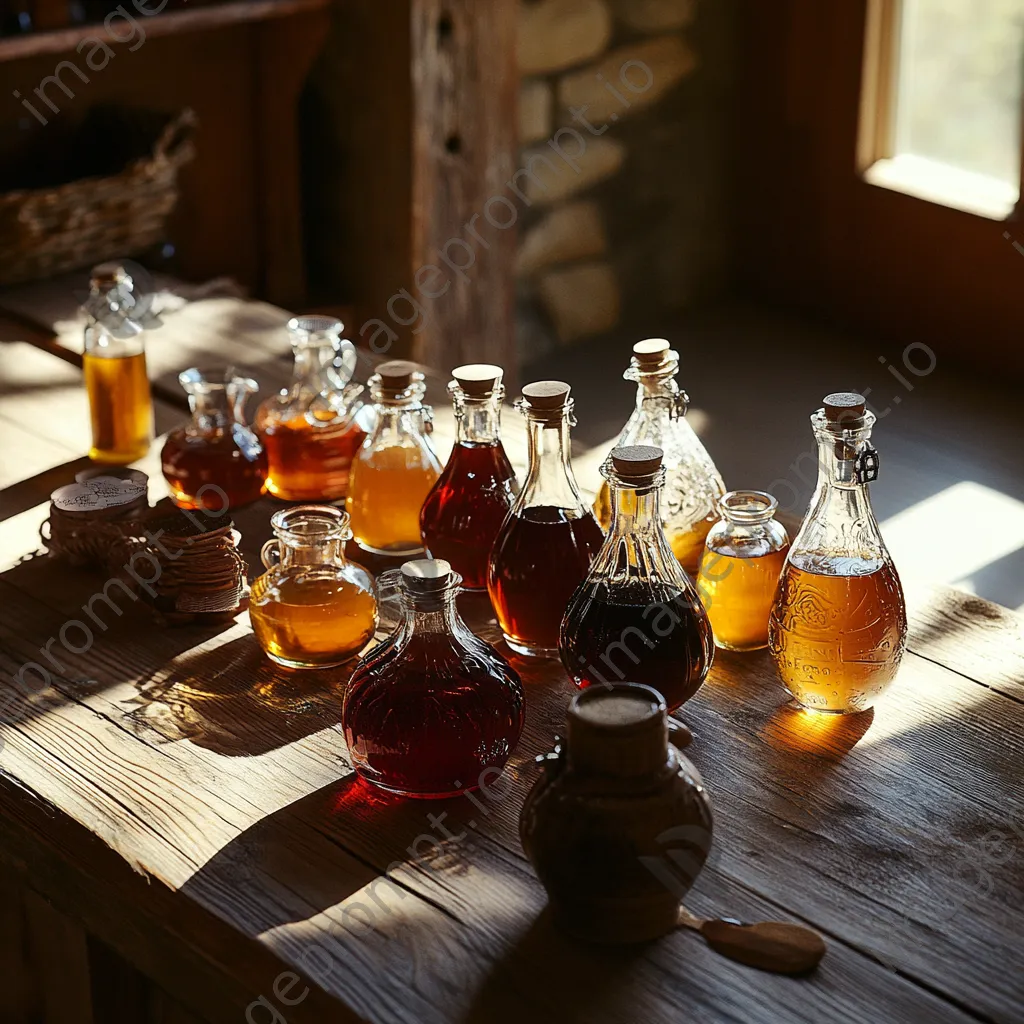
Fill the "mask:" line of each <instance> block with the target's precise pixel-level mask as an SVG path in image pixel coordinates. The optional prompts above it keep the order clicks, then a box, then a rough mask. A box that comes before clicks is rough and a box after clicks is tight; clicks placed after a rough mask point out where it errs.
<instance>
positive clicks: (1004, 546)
mask: <svg viewBox="0 0 1024 1024" xmlns="http://www.w3.org/2000/svg"><path fill="white" fill-rule="evenodd" d="M954 531H955V534H956V536H957V537H958V538H959V539H958V541H957V542H956V543H951V542H950V537H951V536H952V534H953V532H954ZM882 536H883V537H884V538H885V543H886V546H887V547H888V548H889V551H890V552H891V554H892V557H893V561H894V562H895V563H896V568H897V569H898V570H899V573H900V575H901V576H902V577H903V579H904V580H907V581H913V582H915V583H916V582H929V583H953V584H957V585H959V583H960V582H961V581H962V580H964V579H965V578H966V577H968V576H971V575H972V574H973V573H976V572H977V571H978V570H979V569H982V568H984V567H985V566H987V565H990V564H992V563H993V562H996V561H998V560H999V559H1001V558H1005V557H1006V556H1007V555H1012V554H1013V553H1014V552H1016V551H1017V550H1018V548H1021V547H1024V502H1022V501H1018V500H1017V499H1016V498H1012V497H1010V496H1009V495H1007V494H1003V493H1002V492H1001V491H996V490H993V489H992V488H991V487H985V486H984V485H983V484H978V483H975V482H974V481H972V480H965V481H963V482H961V483H958V484H954V485H953V486H952V487H947V488H946V489H945V490H944V491H940V492H939V493H938V494H935V495H932V497H930V498H925V499H924V501H919V502H917V504H915V505H911V506H910V508H907V509H904V510H903V511H902V512H898V513H897V514H896V515H894V516H890V517H889V518H888V519H886V520H885V521H884V522H883V523H882Z"/></svg>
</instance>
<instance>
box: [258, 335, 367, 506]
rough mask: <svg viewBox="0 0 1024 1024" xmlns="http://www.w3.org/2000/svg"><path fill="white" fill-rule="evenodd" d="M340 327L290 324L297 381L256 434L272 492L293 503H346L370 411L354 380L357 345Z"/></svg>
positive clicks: (266, 406)
mask: <svg viewBox="0 0 1024 1024" xmlns="http://www.w3.org/2000/svg"><path fill="white" fill-rule="evenodd" d="M343 330H344V326H343V325H342V323H341V321H340V320H336V319H335V318H334V317H328V316H298V317H293V318H292V319H291V320H289V321H288V336H289V340H290V341H291V346H292V354H293V356H294V360H295V361H294V366H293V369H292V381H291V384H289V386H288V387H287V388H284V389H283V390H282V391H281V392H280V394H277V395H274V396H273V397H272V398H268V399H267V400H266V401H265V402H263V403H262V404H261V405H260V407H259V409H258V410H257V412H256V420H255V427H256V431H257V433H258V434H259V436H260V438H261V440H262V442H263V446H264V447H265V448H266V451H267V459H268V464H269V465H268V477H267V490H268V491H269V492H270V493H271V494H273V495H274V496H275V497H277V498H282V499H284V500H286V501H325V500H332V499H336V498H343V497H345V494H346V493H347V491H348V477H349V470H350V468H351V466H352V458H353V456H354V455H355V453H356V450H357V449H358V448H359V446H360V445H361V444H362V442H363V439H364V438H365V437H366V431H367V428H368V425H369V423H370V410H369V408H368V407H367V406H366V405H365V404H364V403H363V401H362V399H361V397H360V396H361V395H362V391H363V387H362V385H361V384H356V383H354V382H353V381H352V375H353V374H354V373H355V369H356V362H357V354H356V348H355V345H353V344H352V342H351V341H349V340H348V339H347V338H342V336H341V332H342V331H343Z"/></svg>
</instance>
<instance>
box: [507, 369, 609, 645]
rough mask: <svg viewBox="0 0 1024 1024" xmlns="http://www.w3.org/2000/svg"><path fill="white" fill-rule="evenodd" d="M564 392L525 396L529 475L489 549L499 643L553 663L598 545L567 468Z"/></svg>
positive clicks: (550, 385) (599, 535)
mask: <svg viewBox="0 0 1024 1024" xmlns="http://www.w3.org/2000/svg"><path fill="white" fill-rule="evenodd" d="M569 390H570V389H569V385H568V384H565V383H563V382H562V381H539V382H538V383H536V384H527V386H526V387H524V388H523V397H522V398H521V399H520V400H519V401H518V402H516V409H518V410H519V411H520V412H522V413H524V414H525V415H526V419H527V424H528V429H529V438H530V468H529V470H528V471H527V476H526V482H525V483H524V484H523V489H522V491H520V492H519V496H518V497H517V498H516V501H515V504H514V505H513V506H512V511H511V512H510V513H509V516H508V518H507V519H506V520H505V522H504V524H503V525H502V527H501V529H500V530H499V531H498V535H497V537H495V540H494V546H493V547H492V548H491V557H490V563H489V565H488V570H487V590H488V592H489V594H490V597H491V604H493V605H494V611H495V614H496V615H497V618H498V624H499V625H500V626H501V631H502V633H503V634H504V636H505V642H506V643H507V644H508V645H509V647H511V648H512V650H514V651H515V652H516V653H518V654H526V655H531V656H534V657H541V658H554V657H557V656H558V627H559V624H560V623H561V621H562V615H563V613H564V612H565V607H566V605H567V604H568V603H569V598H570V597H572V594H573V591H574V590H575V589H576V587H577V586H578V585H579V583H580V582H581V581H582V580H583V578H584V577H585V576H586V574H587V571H588V570H589V568H590V563H591V561H592V560H593V558H594V556H595V555H596V554H597V552H598V551H599V550H600V549H601V545H602V544H603V543H604V533H603V532H602V530H601V527H600V526H598V525H597V520H596V519H595V518H594V516H593V513H592V512H591V510H590V509H589V508H587V506H586V505H585V504H584V502H583V499H582V498H581V497H580V492H579V488H578V487H577V486H576V478H575V477H574V476H573V472H572V465H571V464H570V461H569V428H570V427H571V426H574V425H575V422H576V421H575V420H574V419H573V415H572V409H573V402H572V399H571V398H570V397H569Z"/></svg>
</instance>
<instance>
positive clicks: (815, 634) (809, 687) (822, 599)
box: [768, 558, 907, 712]
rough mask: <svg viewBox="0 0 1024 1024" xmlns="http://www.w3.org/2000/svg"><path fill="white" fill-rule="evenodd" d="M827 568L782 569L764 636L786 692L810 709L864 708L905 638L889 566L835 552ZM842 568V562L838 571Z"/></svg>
mask: <svg viewBox="0 0 1024 1024" xmlns="http://www.w3.org/2000/svg"><path fill="white" fill-rule="evenodd" d="M826 567H827V568H833V569H835V570H836V571H835V572H834V573H823V572H811V571H810V570H809V569H806V568H800V567H798V566H796V565H794V564H792V563H790V564H789V565H787V566H786V567H785V569H783V572H782V577H781V579H780V580H779V590H778V595H777V596H776V598H775V603H774V605H773V606H772V613H771V618H770V619H769V626H768V638H769V647H770V648H771V652H772V656H773V657H774V659H775V667H776V668H777V669H778V672H779V675H780V677H781V678H782V682H783V683H784V684H785V687H786V689H787V690H789V692H790V693H791V694H792V695H793V696H794V697H795V698H796V699H797V700H798V701H799V702H800V703H801V704H802V705H803V706H804V707H806V708H810V709H812V710H814V711H827V712H855V711H865V710H867V709H868V708H870V707H871V706H872V705H873V704H874V703H875V701H876V700H877V699H878V698H879V697H880V696H881V695H882V693H884V692H885V690H886V689H887V688H888V686H889V684H890V683H891V682H892V681H893V679H894V678H895V676H896V672H897V670H898V669H899V666H900V661H901V660H902V658H903V649H904V646H905V645H906V639H907V614H906V608H905V606H904V603H903V590H902V588H901V586H900V581H899V577H898V576H897V575H896V571H895V569H893V567H892V566H891V565H890V564H889V563H888V562H883V563H881V564H880V565H879V566H878V567H877V568H876V569H874V571H869V572H858V571H857V570H858V569H864V568H868V569H870V568H871V563H865V562H860V561H859V560H857V559H852V558H843V559H837V560H835V562H834V563H833V564H830V565H827V566H826ZM843 570H846V572H844V571H843Z"/></svg>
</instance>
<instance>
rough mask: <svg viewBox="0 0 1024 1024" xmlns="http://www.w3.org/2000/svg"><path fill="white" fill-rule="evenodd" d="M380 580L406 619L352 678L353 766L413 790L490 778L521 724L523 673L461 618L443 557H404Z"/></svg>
mask: <svg viewBox="0 0 1024 1024" xmlns="http://www.w3.org/2000/svg"><path fill="white" fill-rule="evenodd" d="M379 583H380V588H381V591H382V592H383V591H384V590H385V589H387V588H397V589H398V591H399V594H400V595H401V602H402V610H403V617H402V621H401V622H400V623H399V625H398V628H397V629H396V630H395V632H394V633H393V634H392V635H391V636H390V637H389V638H388V639H387V640H385V641H384V642H383V643H382V644H380V645H379V646H377V647H375V648H374V649H373V650H372V651H370V652H369V653H368V654H367V655H366V657H365V658H364V659H363V660H362V661H361V662H360V663H359V664H358V665H357V666H356V670H355V672H354V673H353V675H352V679H351V681H350V683H349V685H348V690H347V692H346V694H345V704H344V708H343V711H342V724H343V727H344V730H345V741H346V743H347V744H348V751H349V757H350V759H351V761H352V765H353V767H354V768H355V770H356V771H357V772H358V773H359V775H360V776H361V777H362V778H364V779H366V780H367V781H369V782H372V783H374V784H375V785H377V786H381V787H383V788H384V789H387V790H391V791H392V792H396V793H402V794H404V795H406V796H415V797H444V796H454V795H456V794H458V793H462V792H465V791H466V790H471V789H476V788H477V787H478V786H479V785H480V784H481V782H483V783H485V784H486V783H488V782H490V781H492V780H493V777H494V776H496V775H497V774H498V773H499V772H500V771H501V769H502V768H503V767H504V765H505V763H506V761H508V759H509V756H510V755H511V754H512V751H513V750H514V749H515V746H516V743H517V742H518V741H519V734H520V733H521V732H522V729H523V715H524V701H523V687H522V684H521V683H520V681H519V676H518V675H516V673H515V672H514V671H513V670H512V668H511V666H510V665H509V664H508V662H507V661H505V659H504V658H502V657H501V656H500V655H499V654H498V652H497V651H495V650H494V649H493V648H492V647H490V646H489V645H488V644H486V643H484V641H483V640H480V639H479V638H478V637H476V636H474V635H473V634H472V633H471V632H470V631H469V629H468V627H467V626H466V624H465V623H464V622H463V621H462V618H461V617H460V615H459V613H458V610H457V609H456V607H455V598H456V595H457V594H458V592H459V583H460V577H459V575H458V573H456V572H454V571H453V570H452V568H451V566H450V565H448V563H447V562H445V561H443V560H437V561H434V560H431V559H420V560H418V561H412V562H406V563H405V565H403V566H402V568H401V569H393V570H391V571H390V572H387V573H385V574H384V575H383V576H381V578H380V581H379ZM484 773H486V776H487V777H486V778H481V776H483V775H484Z"/></svg>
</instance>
